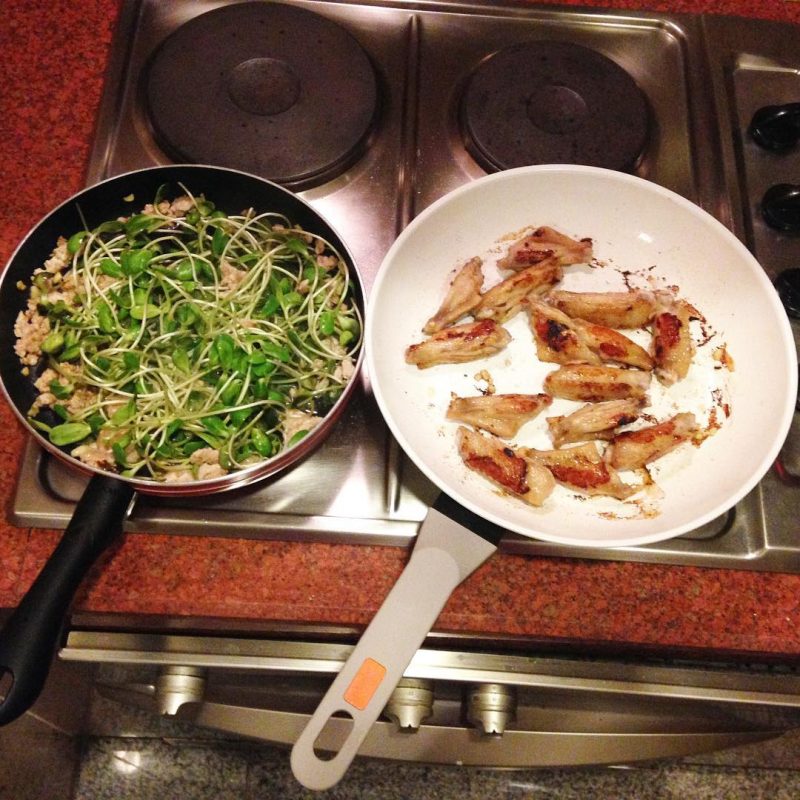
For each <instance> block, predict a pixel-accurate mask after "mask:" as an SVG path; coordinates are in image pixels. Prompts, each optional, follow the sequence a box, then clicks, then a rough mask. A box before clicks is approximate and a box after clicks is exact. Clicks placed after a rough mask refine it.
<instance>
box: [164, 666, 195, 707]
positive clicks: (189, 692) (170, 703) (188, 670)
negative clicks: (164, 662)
mask: <svg viewBox="0 0 800 800" xmlns="http://www.w3.org/2000/svg"><path fill="white" fill-rule="evenodd" d="M205 690H206V671H205V670H204V669H201V668H199V667H180V666H169V667H164V668H163V669H162V670H161V671H160V672H159V673H158V677H157V678H156V695H155V696H156V705H157V707H158V711H159V713H160V714H168V715H171V714H177V713H178V709H179V708H180V707H181V706H182V705H183V704H184V703H199V702H200V701H201V700H202V699H203V694H204V693H205Z"/></svg>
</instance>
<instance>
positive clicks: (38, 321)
mask: <svg viewBox="0 0 800 800" xmlns="http://www.w3.org/2000/svg"><path fill="white" fill-rule="evenodd" d="M48 333H50V320H49V319H48V318H47V317H43V316H42V315H41V314H39V312H38V311H36V309H35V308H28V309H26V310H25V311H20V312H19V315H18V316H17V320H16V322H15V323H14V336H16V339H17V340H16V342H14V352H15V353H16V354H17V356H18V357H19V360H20V361H21V362H22V363H23V364H31V365H33V364H36V363H37V362H38V361H39V359H40V358H41V355H42V342H43V341H44V340H45V337H46V336H47V334H48Z"/></svg>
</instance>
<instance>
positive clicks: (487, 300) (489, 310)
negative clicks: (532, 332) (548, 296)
mask: <svg viewBox="0 0 800 800" xmlns="http://www.w3.org/2000/svg"><path fill="white" fill-rule="evenodd" d="M562 272H563V271H562V269H561V266H560V265H559V263H558V262H557V261H556V260H555V259H548V260H547V261H542V262H541V264H534V265H533V266H530V267H528V268H527V269H523V270H521V271H520V272H517V273H516V274H514V275H512V276H511V277H510V278H506V279H505V280H504V281H501V282H500V283H498V284H496V285H495V286H493V287H492V288H491V289H489V291H488V292H486V293H485V294H484V295H483V298H482V300H481V302H480V305H479V306H478V307H477V308H476V309H475V318H476V319H495V320H497V321H498V322H506V320H509V319H510V318H511V317H513V316H514V314H516V313H517V312H518V311H519V310H520V309H521V308H522V301H523V300H524V299H525V298H526V297H527V296H529V295H531V294H534V295H535V294H544V293H545V292H546V291H547V290H548V289H550V288H551V287H552V286H555V284H556V283H558V282H559V281H560V280H561V276H562Z"/></svg>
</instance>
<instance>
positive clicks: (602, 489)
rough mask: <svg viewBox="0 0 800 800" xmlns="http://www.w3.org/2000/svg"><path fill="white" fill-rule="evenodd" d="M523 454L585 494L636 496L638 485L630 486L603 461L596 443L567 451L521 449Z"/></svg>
mask: <svg viewBox="0 0 800 800" xmlns="http://www.w3.org/2000/svg"><path fill="white" fill-rule="evenodd" d="M519 452H520V455H522V456H524V457H527V458H537V459H539V461H541V463H542V464H544V465H545V466H546V467H547V468H548V469H549V470H550V472H551V473H552V474H553V477H554V478H555V479H556V481H557V482H558V483H560V484H563V485H564V486H568V487H569V488H570V489H577V490H578V491H579V492H582V493H583V494H589V495H596V494H600V495H607V496H609V497H615V498H616V499H617V500H624V499H625V498H627V497H630V496H631V495H632V494H635V493H636V492H637V491H639V490H638V488H636V487H635V486H629V485H628V484H627V483H625V482H624V481H623V480H622V479H621V478H620V477H619V475H618V474H617V472H616V470H614V468H613V467H611V466H610V465H608V464H606V463H605V461H603V457H602V455H601V454H600V451H599V450H598V449H597V445H596V444H595V443H594V442H588V443H586V444H580V445H577V446H576V447H565V448H564V449H563V450H533V449H531V448H527V447H521V448H520V449H519Z"/></svg>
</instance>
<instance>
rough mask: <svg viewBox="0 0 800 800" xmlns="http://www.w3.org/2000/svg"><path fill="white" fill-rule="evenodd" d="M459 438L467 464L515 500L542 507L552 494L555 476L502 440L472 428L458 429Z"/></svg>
mask: <svg viewBox="0 0 800 800" xmlns="http://www.w3.org/2000/svg"><path fill="white" fill-rule="evenodd" d="M456 437H457V440H458V452H459V454H460V455H461V459H462V460H463V462H464V464H466V465H467V467H469V468H470V469H471V470H473V471H474V472H477V473H478V474H479V475H482V476H483V477H484V478H487V479H488V480H490V481H492V483H494V484H496V485H497V486H499V487H501V488H502V489H503V490H505V491H506V492H509V493H511V494H512V495H513V496H514V497H518V498H519V499H520V500H524V501H525V502H526V503H530V504H531V505H534V506H540V505H542V503H544V501H545V500H546V499H547V498H548V497H549V496H550V493H551V492H552V491H553V489H554V487H555V481H554V479H553V476H552V474H551V473H550V471H549V470H548V469H547V468H546V467H545V466H544V465H543V464H541V463H540V462H539V461H538V460H537V459H536V458H535V457H531V458H525V457H523V456H521V455H519V454H518V453H517V452H516V451H515V450H514V449H513V448H511V447H509V446H508V445H507V444H506V443H505V442H503V441H501V440H500V439H496V438H495V437H493V436H487V435H485V434H481V433H478V432H477V431H471V430H469V428H464V427H459V429H458V432H457V434H456Z"/></svg>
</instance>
